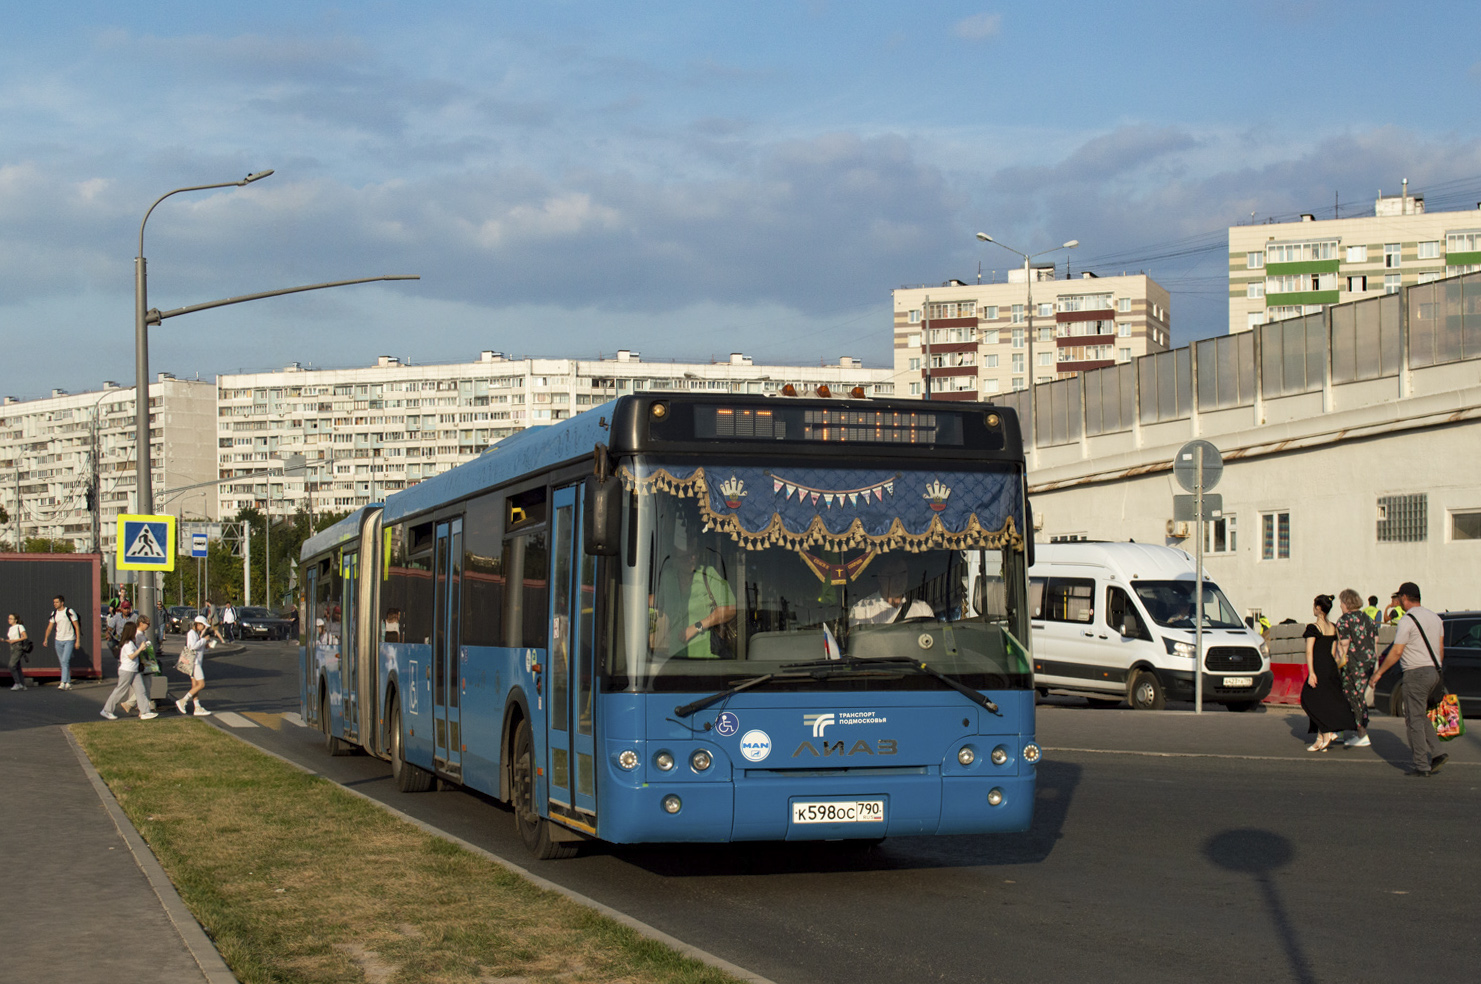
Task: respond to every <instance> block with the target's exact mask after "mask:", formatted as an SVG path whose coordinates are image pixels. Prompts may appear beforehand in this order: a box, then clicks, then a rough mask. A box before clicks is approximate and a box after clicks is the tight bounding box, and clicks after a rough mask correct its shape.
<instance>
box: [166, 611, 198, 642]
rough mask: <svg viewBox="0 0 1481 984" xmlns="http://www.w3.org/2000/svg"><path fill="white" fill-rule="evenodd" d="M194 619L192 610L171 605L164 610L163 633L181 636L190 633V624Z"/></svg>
mask: <svg viewBox="0 0 1481 984" xmlns="http://www.w3.org/2000/svg"><path fill="white" fill-rule="evenodd" d="M194 619H195V609H194V608H191V607H190V606H189V605H171V606H170V607H169V608H166V609H165V631H166V632H172V633H174V634H175V635H182V634H184V633H186V632H189V631H190V623H191V622H192V621H193V620H194Z"/></svg>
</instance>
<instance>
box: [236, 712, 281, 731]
mask: <svg viewBox="0 0 1481 984" xmlns="http://www.w3.org/2000/svg"><path fill="white" fill-rule="evenodd" d="M242 716H243V717H247V718H251V719H252V720H253V721H256V722H257V723H258V724H260V725H262V726H263V727H264V728H271V729H273V730H274V731H282V730H283V715H281V714H269V713H267V712H266V711H243V712H242Z"/></svg>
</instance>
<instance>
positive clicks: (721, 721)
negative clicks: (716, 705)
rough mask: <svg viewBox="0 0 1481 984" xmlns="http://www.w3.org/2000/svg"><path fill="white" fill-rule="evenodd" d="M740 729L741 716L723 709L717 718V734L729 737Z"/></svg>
mask: <svg viewBox="0 0 1481 984" xmlns="http://www.w3.org/2000/svg"><path fill="white" fill-rule="evenodd" d="M739 731H740V718H739V717H737V716H736V714H735V713H734V712H733V711H721V712H720V716H719V717H718V718H716V719H715V734H717V735H719V736H720V737H722V738H729V737H730V736H731V735H733V734H736V733H738V732H739Z"/></svg>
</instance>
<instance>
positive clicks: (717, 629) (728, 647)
mask: <svg viewBox="0 0 1481 984" xmlns="http://www.w3.org/2000/svg"><path fill="white" fill-rule="evenodd" d="M699 576H700V580H701V581H703V582H704V586H705V594H707V595H709V596H710V611H714V610H715V609H717V608H719V607H720V603H719V602H718V601H716V600H715V592H713V591H711V590H710V575H709V573H708V571H707V570H706V571H701V572H700V575H699ZM735 643H736V625H735V617H734V616H732V617H730V618H729V619H727V620H725V621H724V622H721V623H720V624H718V625H712V626H710V654H711V655H712V656H714V657H715V658H716V659H735Z"/></svg>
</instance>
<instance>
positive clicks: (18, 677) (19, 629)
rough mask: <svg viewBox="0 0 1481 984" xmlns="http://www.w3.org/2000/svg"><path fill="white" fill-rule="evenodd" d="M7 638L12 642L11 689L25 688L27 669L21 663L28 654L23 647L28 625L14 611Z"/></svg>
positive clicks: (11, 615)
mask: <svg viewBox="0 0 1481 984" xmlns="http://www.w3.org/2000/svg"><path fill="white" fill-rule="evenodd" d="M5 638H6V641H7V642H9V643H10V689H11V690H25V689H26V670H25V667H23V666H22V665H21V663H22V662H23V661H24V660H25V658H26V654H25V651H24V650H22V649H21V643H22V642H25V641H26V627H25V626H24V625H22V624H21V617H20V616H19V615H17V614H15V613H14V612H11V614H10V631H9V633H7V635H6V637H5Z"/></svg>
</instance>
